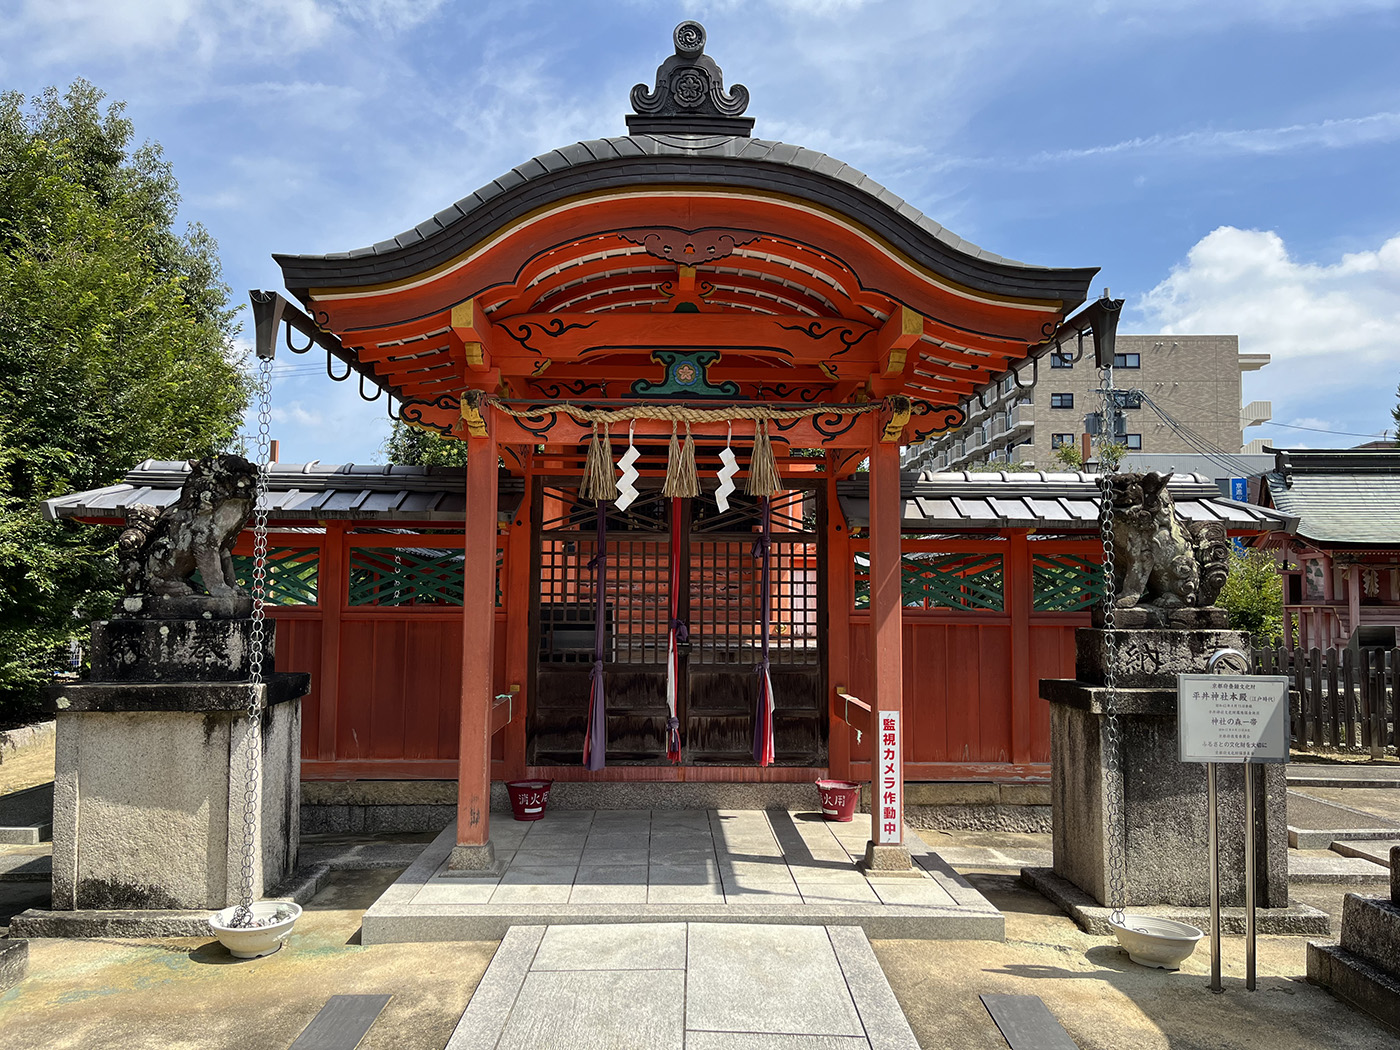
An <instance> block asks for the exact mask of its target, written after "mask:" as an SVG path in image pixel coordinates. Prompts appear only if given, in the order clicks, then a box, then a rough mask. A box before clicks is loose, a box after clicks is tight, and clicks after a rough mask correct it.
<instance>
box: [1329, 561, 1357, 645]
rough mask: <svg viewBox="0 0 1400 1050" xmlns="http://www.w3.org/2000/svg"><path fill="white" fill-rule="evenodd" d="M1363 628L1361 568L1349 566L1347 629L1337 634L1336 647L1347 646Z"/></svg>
mask: <svg viewBox="0 0 1400 1050" xmlns="http://www.w3.org/2000/svg"><path fill="white" fill-rule="evenodd" d="M1360 626H1361V566H1360V565H1349V566H1347V629H1346V631H1338V632H1337V640H1336V641H1335V642H1334V643H1333V644H1334V645H1338V646H1341V645H1346V644H1347V642H1349V641H1351V636H1352V635H1353V634H1355V633H1356V629H1357V628H1358V627H1360Z"/></svg>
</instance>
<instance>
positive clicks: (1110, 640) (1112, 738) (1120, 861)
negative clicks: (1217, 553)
mask: <svg viewBox="0 0 1400 1050" xmlns="http://www.w3.org/2000/svg"><path fill="white" fill-rule="evenodd" d="M1099 379H1100V386H1101V390H1100V393H1101V394H1102V395H1103V424H1102V425H1101V426H1100V427H1099V441H1098V444H1099V476H1098V484H1099V533H1100V536H1101V537H1102V540H1103V576H1104V597H1103V641H1104V644H1103V653H1104V694H1103V707H1104V719H1103V740H1102V747H1103V760H1104V767H1105V773H1106V777H1105V779H1106V781H1107V783H1106V787H1107V791H1106V801H1107V805H1108V827H1107V828H1105V829H1104V830H1105V833H1106V835H1107V838H1108V902H1107V903H1108V906H1109V908H1111V909H1112V915H1111V918H1112V920H1113V921H1114V922H1116V923H1119V924H1120V925H1121V924H1122V922H1123V907H1124V905H1125V904H1126V903H1127V872H1126V870H1125V869H1126V867H1127V864H1126V858H1125V855H1124V854H1125V843H1124V841H1123V840H1124V838H1125V837H1126V835H1127V830H1128V829H1127V828H1126V827H1124V825H1123V805H1122V787H1123V745H1122V736H1121V734H1120V732H1119V728H1120V727H1119V724H1118V637H1117V634H1116V630H1117V616H1118V584H1117V581H1116V580H1115V579H1114V554H1115V551H1114V546H1113V479H1114V475H1115V474H1116V473H1117V472H1118V462H1117V459H1116V450H1111V449H1110V446H1111V445H1112V444H1113V435H1114V431H1115V425H1114V424H1115V418H1114V417H1115V412H1114V405H1113V368H1112V366H1110V367H1108V368H1102V369H1100V370H1099Z"/></svg>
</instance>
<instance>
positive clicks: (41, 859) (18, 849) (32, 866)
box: [0, 846, 53, 882]
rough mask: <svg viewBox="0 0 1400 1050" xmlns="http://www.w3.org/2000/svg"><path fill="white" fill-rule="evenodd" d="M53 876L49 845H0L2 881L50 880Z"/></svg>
mask: <svg viewBox="0 0 1400 1050" xmlns="http://www.w3.org/2000/svg"><path fill="white" fill-rule="evenodd" d="M52 877H53V857H52V856H50V854H49V851H48V848H47V847H34V846H29V847H25V846H10V847H0V882H48V881H49V879H51V878H52Z"/></svg>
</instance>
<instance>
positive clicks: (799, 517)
mask: <svg viewBox="0 0 1400 1050" xmlns="http://www.w3.org/2000/svg"><path fill="white" fill-rule="evenodd" d="M689 25H693V24H689ZM682 28H684V26H683V27H682ZM703 43H704V42H703V35H701V36H699V37H698V38H697V37H696V36H695V35H694V34H690V35H687V34H685V33H682V32H681V31H680V30H678V31H677V37H676V55H675V56H674V57H672V58H671V59H668V60H667V62H666V63H665V64H664V65H663V66H662V67H661V69H660V70H658V79H657V82H656V84H655V86H654V87H651V88H648V87H647V86H645V85H638V87H637V88H636V89H634V91H633V93H632V102H633V105H634V109H635V110H636V112H635V113H634V114H632V115H631V116H629V117H628V127H629V132H630V133H629V134H628V135H627V136H625V137H620V138H607V139H596V140H592V141H588V142H581V143H576V144H574V145H571V146H566V147H563V148H561V149H558V150H554V151H551V152H550V153H547V154H544V155H543V156H540V157H536V158H534V159H532V160H530V161H527V162H526V163H524V164H522V165H520V166H519V167H517V168H515V169H513V170H512V171H510V172H507V173H506V174H505V175H503V176H501V177H500V178H498V179H496V180H495V181H494V182H492V183H490V184H488V185H487V186H485V187H483V188H482V189H480V190H478V191H477V192H476V193H474V194H472V195H471V196H469V197H466V198H464V199H463V200H461V201H459V202H457V203H456V204H453V205H451V206H450V207H448V208H446V209H445V210H443V211H441V212H439V213H438V214H437V215H435V216H432V217H431V218H428V219H426V220H425V221H424V222H423V223H421V224H419V225H418V226H417V227H415V228H414V229H412V230H408V231H406V232H404V233H401V234H399V235H398V236H396V237H392V238H390V239H387V240H384V241H381V242H380V243H378V244H375V245H373V246H372V247H368V248H361V249H356V250H353V251H348V252H339V253H334V254H331V255H324V256H310V255H279V256H276V259H277V262H278V263H279V264H280V266H281V267H282V271H283V275H284V279H285V282H286V287H287V289H288V290H289V292H290V293H291V297H292V298H293V299H295V301H296V303H298V304H300V307H301V309H300V310H299V309H298V308H297V306H296V305H294V304H293V303H291V302H289V301H287V300H284V299H282V298H281V297H280V296H275V295H272V294H268V293H255V295H254V307H255V316H256V320H257V336H258V344H259V350H260V352H261V353H270V352H272V351H273V349H274V348H276V347H277V344H278V343H279V342H281V341H282V339H283V333H282V328H283V326H284V325H285V326H287V331H286V347H287V348H289V349H293V350H303V349H308V348H310V346H311V344H312V343H315V344H316V345H317V346H318V347H319V348H320V349H321V350H323V351H324V352H326V353H327V354H328V355H329V357H328V361H329V359H330V358H333V359H335V362H336V363H335V364H333V365H332V366H331V367H334V368H336V369H338V370H341V371H343V374H344V375H345V376H349V375H350V373H351V372H353V373H356V375H357V378H356V379H354V380H353V381H355V382H358V383H359V384H360V388H361V391H362V393H364V394H365V395H366V396H368V395H369V393H370V392H371V391H374V393H375V396H376V397H378V396H381V392H382V394H383V395H387V396H386V402H387V404H388V407H389V410H390V414H391V416H394V417H396V418H399V419H402V420H404V421H406V422H409V423H412V424H414V425H417V426H420V427H425V428H428V429H430V430H433V431H436V432H439V433H441V434H445V435H451V436H452V437H453V438H456V439H458V440H461V441H464V442H466V443H467V444H468V446H469V449H470V452H469V455H470V461H469V462H470V465H469V466H468V467H467V468H466V470H465V472H462V471H457V472H453V471H447V470H425V469H405V468H393V469H387V468H385V469H375V470H359V471H357V472H349V473H347V472H337V471H333V470H332V471H327V470H319V469H318V468H316V467H314V465H313V466H308V467H306V468H297V469H289V468H280V469H274V471H273V475H272V478H273V480H272V485H271V490H272V491H271V493H270V498H271V499H272V501H273V502H272V506H271V523H272V527H273V530H274V532H273V535H272V548H273V550H272V558H273V569H272V576H271V579H272V587H273V591H274V594H276V595H277V596H278V600H279V601H280V602H281V604H278V605H277V606H276V607H275V609H274V610H273V614H274V615H275V616H276V618H277V620H278V632H277V647H278V655H277V661H278V666H279V668H282V669H287V670H307V671H311V672H312V675H313V693H312V694H311V696H309V697H308V698H307V700H306V702H305V705H304V708H305V723H304V731H303V775H304V776H306V777H310V778H330V779H349V778H376V777H377V778H385V779H404V778H454V777H455V778H458V779H459V783H460V795H459V822H458V838H457V841H458V844H459V851H460V854H461V856H460V857H459V858H457V859H458V860H459V861H460V863H461V864H462V866H466V867H471V866H473V865H476V864H478V863H484V861H483V859H482V856H475V855H474V853H473V851H476V853H477V854H482V855H484V856H487V857H489V853H490V849H489V828H488V818H487V812H488V810H489V788H490V781H491V780H492V779H493V778H494V779H501V778H519V777H522V776H548V777H553V778H556V779H591V780H602V781H607V780H614V781H637V780H672V781H674V780H712V781H724V780H731V781H770V782H772V781H787V782H791V781H804V782H805V781H811V780H814V779H817V778H818V777H821V776H823V775H826V774H828V773H829V774H831V775H834V776H842V777H853V778H857V779H869V778H870V776H871V774H872V768H871V751H870V747H871V742H872V741H871V735H870V729H871V724H872V721H871V720H872V718H876V717H880V716H886V717H887V716H888V715H889V714H893V715H895V716H896V717H897V718H899V719H901V723H900V724H901V726H902V742H901V745H900V749H901V751H902V760H903V761H902V766H900V767H899V775H900V776H901V778H912V779H939V778H944V779H982V778H1004V777H1014V776H1025V775H1029V774H1036V773H1043V772H1044V771H1045V768H1046V767H1045V766H1044V763H1046V762H1047V761H1048V759H1049V715H1048V706H1047V705H1046V703H1045V702H1044V701H1042V700H1040V699H1039V698H1038V696H1037V686H1036V683H1037V682H1038V680H1039V679H1042V678H1063V677H1069V676H1071V675H1072V670H1073V666H1074V642H1073V628H1074V627H1075V626H1078V625H1082V624H1085V623H1087V621H1088V614H1087V612H1086V611H1085V610H1087V608H1088V607H1089V605H1090V604H1091V603H1092V602H1093V601H1094V600H1095V599H1096V597H1097V595H1098V594H1099V593H1100V591H1099V583H1098V579H1097V575H1096V567H1097V562H1098V559H1099V553H1098V550H1099V547H1098V541H1097V539H1096V538H1095V536H1096V531H1097V503H1096V500H1097V492H1096V489H1095V487H1094V484H1093V482H1092V480H1091V479H1089V478H1088V477H1086V476H1082V475H1050V476H1041V475H1031V476H1015V475H1007V476H998V475H989V476H986V477H985V479H981V480H975V479H973V478H968V477H955V476H942V475H939V476H930V477H925V478H923V479H915V478H913V477H911V476H901V473H900V469H899V450H900V447H901V445H906V444H910V443H914V442H917V441H920V440H922V439H924V438H926V437H928V436H930V435H932V434H936V433H939V432H942V431H944V430H946V429H948V428H950V427H957V426H958V425H959V424H960V423H961V422H962V420H963V418H964V412H963V409H962V408H961V407H959V406H960V405H961V404H962V403H964V402H966V401H967V399H969V398H971V397H973V396H976V394H977V392H978V391H979V390H980V389H983V388H985V387H986V385H987V384H989V383H994V382H1006V381H1013V382H1022V381H1023V380H1024V381H1027V382H1028V381H1030V377H1031V376H1032V375H1033V374H1034V370H1035V369H1036V368H1038V361H1039V359H1040V358H1041V357H1042V356H1043V355H1044V354H1046V353H1048V352H1049V351H1050V350H1051V349H1057V350H1060V349H1063V351H1064V352H1066V353H1072V352H1075V351H1076V350H1077V351H1078V352H1079V353H1082V352H1083V350H1084V346H1085V339H1086V336H1089V335H1092V336H1093V337H1094V343H1095V346H1096V349H1097V352H1098V353H1100V354H1102V353H1105V352H1106V353H1108V354H1110V355H1111V353H1112V341H1113V340H1112V337H1113V330H1114V325H1115V324H1116V314H1117V309H1118V307H1119V306H1120V305H1121V304H1120V303H1119V302H1117V301H1110V300H1107V299H1101V300H1095V301H1093V302H1091V303H1090V304H1089V306H1088V307H1086V308H1085V309H1083V310H1080V312H1078V313H1077V314H1076V313H1075V311H1076V310H1077V309H1079V308H1080V307H1081V306H1083V305H1084V304H1085V302H1086V300H1088V299H1089V295H1090V291H1089V289H1090V283H1091V280H1092V278H1093V276H1094V274H1095V272H1096V271H1095V270H1094V269H1084V268H1074V269H1064V268H1049V267H1042V266H1033V265H1027V264H1024V263H1019V262H1014V261H1012V260H1009V259H1004V258H1001V257H1000V256H997V255H994V254H992V253H991V252H988V251H985V250H983V249H981V248H978V247H976V246H975V245H972V244H970V243H968V242H966V241H963V240H962V239H961V238H959V237H957V236H955V235H954V234H952V233H951V232H949V231H948V230H946V229H944V228H942V227H941V226H939V225H937V224H936V223H934V222H933V221H932V220H930V219H929V218H927V217H926V216H924V215H923V214H921V213H920V212H919V211H917V210H916V209H915V208H914V207H912V206H911V205H910V204H908V203H906V202H905V201H903V200H901V199H900V198H898V197H897V196H895V195H894V194H893V193H891V192H890V191H889V190H887V189H885V188H883V187H882V186H879V185H878V184H876V183H875V182H873V181H872V180H871V179H869V178H868V177H867V176H865V175H863V174H861V173H860V172H859V171H856V170H855V169H853V168H851V167H849V166H848V165H846V164H843V163H842V162H840V161H838V160H836V159H834V158H832V157H828V156H825V155H823V154H821V153H817V152H814V151H811V150H806V149H802V148H800V147H796V146H789V145H785V144H783V143H778V142H770V141H766V140H763V139H758V138H753V137H751V136H750V128H751V126H752V124H753V120H752V118H750V117H745V116H743V115H742V113H743V110H744V107H745V105H746V102H747V92H746V91H745V90H744V89H743V88H742V87H737V86H736V87H733V88H732V89H729V90H726V89H725V87H724V85H723V81H722V79H721V75H720V71H719V69H718V67H717V66H715V65H714V63H713V61H711V60H710V59H708V58H707V57H705V56H704V55H703V53H702V52H703ZM302 311H304V313H303V312H302ZM292 329H296V331H297V332H298V333H300V334H298V335H295V336H294V335H293V333H292ZM1018 366H1019V367H1023V368H1024V371H1023V372H1018ZM347 370H348V371H347ZM333 377H334V375H333ZM601 429H605V430H606V432H607V436H608V438H609V439H610V441H611V450H610V451H611V456H610V459H609V461H608V468H609V472H611V471H612V468H613V466H614V464H615V462H616V460H617V459H618V458H620V457H621V455H622V453H623V452H624V451H626V450H627V449H628V448H629V445H630V446H632V447H635V449H636V451H637V457H636V470H637V473H638V475H639V478H638V481H637V485H636V487H637V489H638V490H639V493H638V495H637V497H636V499H635V501H634V502H631V503H630V505H628V506H627V507H626V508H625V509H620V508H619V507H618V505H617V504H616V503H615V502H613V501H611V500H603V501H602V502H601V503H597V504H595V502H594V501H592V500H589V499H586V498H583V496H582V495H581V494H580V481H581V478H582V477H583V476H584V473H585V466H586V463H585V459H586V454H585V450H586V448H587V446H588V444H589V442H590V439H591V438H594V437H595V436H599V437H600V436H601V434H600V430H601ZM761 434H766V436H767V438H768V439H769V440H770V441H771V444H772V447H773V449H774V452H775V454H776V456H775V459H776V466H777V470H778V473H779V476H780V478H781V481H780V484H779V485H778V487H777V491H776V492H772V493H764V492H759V493H757V494H752V495H750V494H746V493H745V482H746V479H748V478H749V469H748V468H749V466H750V462H751V460H752V459H753V449H754V443H755V441H756V440H757V439H760V435H761ZM673 437H674V439H677V440H679V441H693V443H694V462H695V468H696V474H697V476H698V487H697V489H696V490H695V494H694V495H693V496H686V497H681V496H672V495H667V494H665V493H664V492H663V479H664V478H665V476H666V475H667V473H668V466H669V469H670V470H671V471H672V472H674V471H675V470H676V455H675V453H673V452H671V450H670V447H669V446H670V444H671V443H672V441H673ZM726 448H730V449H732V450H733V452H734V453H735V455H736V458H737V462H738V465H739V467H740V469H739V471H738V475H737V477H736V478H735V485H736V486H737V490H736V491H735V493H734V494H733V495H732V496H730V497H729V500H728V508H727V509H721V505H720V504H719V503H717V501H716V498H715V490H716V489H717V487H718V486H719V484H720V479H719V478H718V477H717V472H718V471H719V468H720V467H721V465H722V460H721V453H722V451H723V450H725V449H726ZM600 449H601V446H600ZM595 455H597V453H595ZM686 458H687V455H686V453H685V452H683V453H682V455H681V459H682V460H685V459H686ZM867 464H868V474H867V473H865V467H866V465H867ZM463 473H465V477H463ZM177 474H178V470H177V469H176V465H158V464H148V465H146V466H145V467H144V468H142V470H141V471H138V472H137V475H135V476H133V478H132V482H133V484H135V485H137V486H141V485H142V484H143V480H142V479H145V480H144V484H147V485H154V486H155V487H156V488H159V487H160V486H161V485H165V486H167V487H169V488H172V490H173V487H176V486H178V477H177V476H175V475H177ZM161 479H163V480H161ZM463 486H465V488H464V489H463ZM463 492H464V493H465V495H464V496H463ZM128 494H129V495H130V499H127V498H126V496H121V497H120V499H118V500H116V501H114V502H113V504H112V506H111V509H110V510H109V511H107V513H105V514H104V507H103V506H101V505H98V504H94V503H93V502H92V501H91V500H89V502H88V503H87V504H85V505H82V506H78V505H74V506H71V507H68V508H67V509H66V510H62V512H63V513H65V514H68V515H70V516H76V517H82V518H85V519H86V520H110V519H112V518H114V517H116V516H117V513H118V512H119V508H118V507H117V506H116V503H123V504H125V503H135V502H143V501H144V502H152V499H151V495H152V490H150V489H146V490H145V491H141V492H139V494H130V493H128ZM1213 494H1214V489H1213V487H1210V486H1204V487H1201V486H1196V487H1195V488H1191V487H1190V486H1188V487H1187V488H1185V489H1182V490H1181V491H1179V492H1178V493H1177V495H1178V501H1179V505H1180V506H1181V508H1182V510H1183V513H1187V514H1197V515H1198V516H1202V517H1206V518H1212V517H1216V518H1224V519H1225V520H1226V521H1227V523H1228V524H1229V525H1230V526H1231V528H1232V531H1237V532H1251V531H1253V532H1258V531H1267V529H1268V528H1270V527H1271V525H1270V524H1269V521H1270V519H1269V517H1268V512H1259V513H1258V514H1250V513H1246V512H1244V511H1242V510H1239V509H1238V508H1223V507H1222V506H1221V505H1217V504H1213V503H1212V502H1211V496H1212V495H1213ZM89 495H90V496H91V495H92V494H89ZM598 507H601V508H602V511H601V513H600V512H599V510H598ZM1193 508H1194V509H1193ZM765 521H766V525H765ZM600 536H603V537H604V539H603V550H605V552H606V559H605V560H601V563H600V559H598V558H597V555H598V553H599V537H600ZM245 540H246V538H245ZM756 541H757V542H756ZM240 549H242V550H244V551H245V552H246V551H247V550H250V549H251V548H250V547H248V546H247V545H246V542H245V546H244V547H242V548H240ZM463 552H465V553H464V554H463ZM600 568H605V569H606V576H605V581H606V582H605V584H604V585H603V586H602V587H601V592H602V593H601V601H600V600H599V598H600V596H599V594H598V590H599V587H598V583H597V580H598V576H597V574H598V572H599V569H600ZM600 610H601V616H600ZM673 654H674V655H673ZM595 663H596V664H599V665H600V666H601V674H602V682H603V686H604V691H605V696H606V700H605V705H606V706H605V711H603V710H599V711H597V712H596V713H597V714H598V720H597V721H596V722H595V724H594V727H593V729H594V741H595V743H596V742H597V733H598V731H599V730H600V729H601V731H602V732H603V733H604V734H605V747H604V751H603V752H601V753H600V754H601V757H602V758H603V759H605V765H603V767H602V768H597V769H589V768H586V767H585V762H584V749H585V733H586V730H587V729H588V722H589V709H590V696H591V695H593V689H594V686H595V685H596V683H597V676H596V675H595V674H594V672H593V668H594V665H595ZM756 666H763V667H766V668H767V671H768V676H769V678H770V680H771V683H772V697H773V710H772V719H773V733H772V746H773V748H774V754H773V761H772V762H771V764H769V763H767V762H764V761H762V760H759V761H756V760H755V757H754V756H755V750H754V743H755V719H756V718H757V719H760V720H761V719H762V718H763V717H764V705H763V703H762V702H761V700H760V697H761V694H760V692H759V689H760V680H761V678H762V677H763V676H762V675H759V674H756V673H755V668H756ZM668 689H669V690H670V693H671V695H672V697H673V700H674V705H675V709H674V717H675V723H674V724H671V723H670V719H671V718H672V709H671V707H670V705H669V704H668ZM852 698H854V699H852ZM604 715H605V717H604ZM759 728H760V733H759V736H760V737H762V735H763V734H762V733H761V729H762V726H761V725H760V727H759ZM677 744H678V745H679V754H678V755H677V754H676V747H677ZM668 751H669V752H670V753H669V754H668ZM592 764H594V765H598V764H599V763H598V762H594V763H592ZM880 828H881V815H880V812H879V807H875V816H874V829H873V830H874V837H875V840H876V841H877V842H881V841H883V842H885V843H888V844H892V845H898V844H899V842H900V841H901V834H902V831H901V829H900V825H899V821H898V820H897V819H896V820H895V821H894V828H895V831H894V834H893V835H890V834H888V833H887V834H886V835H885V836H884V837H883V838H882V837H881V835H880ZM887 828H888V825H887V826H886V829H887Z"/></svg>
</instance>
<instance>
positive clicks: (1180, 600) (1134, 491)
mask: <svg viewBox="0 0 1400 1050" xmlns="http://www.w3.org/2000/svg"><path fill="white" fill-rule="evenodd" d="M1170 480H1171V475H1170V474H1159V473H1157V472H1156V471H1153V472H1151V473H1148V474H1119V475H1116V476H1115V477H1114V478H1113V480H1112V482H1111V484H1112V493H1113V502H1112V514H1113V545H1114V555H1115V557H1114V562H1113V570H1114V571H1113V576H1114V584H1115V591H1116V594H1117V596H1118V599H1117V602H1116V604H1117V605H1118V606H1119V607H1120V608H1124V609H1131V608H1142V607H1155V608H1156V609H1159V610H1170V609H1175V608H1183V607H1187V608H1201V609H1204V608H1210V607H1212V606H1214V604H1215V599H1216V598H1217V597H1219V595H1220V589H1221V588H1222V587H1224V586H1225V575H1226V573H1227V571H1228V569H1229V561H1230V557H1229V541H1228V539H1227V538H1226V535H1225V527H1224V526H1223V525H1221V524H1220V523H1219V522H1203V521H1191V522H1188V521H1183V520H1182V518H1181V517H1180V515H1178V514H1177V513H1176V507H1175V505H1174V504H1173V503H1172V498H1171V495H1170V494H1169V493H1168V491H1167V483H1168V482H1169V481H1170Z"/></svg>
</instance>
